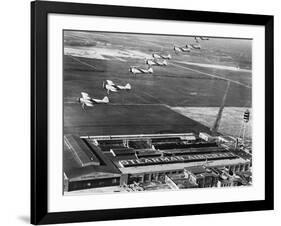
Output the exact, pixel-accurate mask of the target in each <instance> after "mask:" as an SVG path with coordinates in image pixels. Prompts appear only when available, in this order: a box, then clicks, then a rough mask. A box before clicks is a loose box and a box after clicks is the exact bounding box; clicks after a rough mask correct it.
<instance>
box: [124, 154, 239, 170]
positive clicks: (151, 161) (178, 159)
mask: <svg viewBox="0 0 281 226" xmlns="http://www.w3.org/2000/svg"><path fill="white" fill-rule="evenodd" d="M230 158H237V156H236V155H234V154H233V153H231V152H226V153H225V152H224V153H212V154H198V155H182V156H165V157H155V158H139V159H129V160H121V161H119V165H120V166H121V167H132V166H145V165H156V164H170V163H184V162H196V161H204V160H215V159H230Z"/></svg>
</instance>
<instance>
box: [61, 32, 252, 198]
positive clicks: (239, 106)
mask: <svg viewBox="0 0 281 226" xmlns="http://www.w3.org/2000/svg"><path fill="white" fill-rule="evenodd" d="M62 35H63V37H62V38H63V44H64V48H63V52H62V57H63V124H64V127H63V130H64V131H63V133H64V135H63V140H64V148H63V184H64V186H63V193H64V195H89V194H102V193H115V192H119V193H120V192H152V191H163V190H171V191H173V190H180V189H198V188H208V189H230V188H234V187H241V186H251V185H252V183H254V180H252V120H251V118H252V40H251V39H242V38H235V37H223V38H222V37H213V36H202V35H200V34H198V35H194V34H191V35H190V36H183V35H165V34H137V33H117V32H106V31H104V32H102V31H79V30H64V31H63V34H62ZM253 151H254V150H253Z"/></svg>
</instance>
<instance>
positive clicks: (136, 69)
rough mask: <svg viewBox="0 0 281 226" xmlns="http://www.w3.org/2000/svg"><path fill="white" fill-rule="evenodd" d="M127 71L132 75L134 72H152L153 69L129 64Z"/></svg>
mask: <svg viewBox="0 0 281 226" xmlns="http://www.w3.org/2000/svg"><path fill="white" fill-rule="evenodd" d="M129 72H131V73H133V74H134V75H136V74H152V73H153V69H152V68H151V67H149V68H148V69H144V68H140V67H138V66H131V67H130V69H129Z"/></svg>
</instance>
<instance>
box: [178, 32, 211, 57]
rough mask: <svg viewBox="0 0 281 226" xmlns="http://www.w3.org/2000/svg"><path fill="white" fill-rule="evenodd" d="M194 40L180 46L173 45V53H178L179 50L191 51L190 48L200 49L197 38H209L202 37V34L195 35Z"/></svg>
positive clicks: (206, 38)
mask: <svg viewBox="0 0 281 226" xmlns="http://www.w3.org/2000/svg"><path fill="white" fill-rule="evenodd" d="M194 39H195V42H196V43H189V44H186V45H185V46H183V47H181V46H174V51H175V53H179V52H191V50H193V49H194V50H199V49H201V45H200V44H199V40H202V41H203V40H204V41H205V40H209V38H208V37H203V36H196V37H194Z"/></svg>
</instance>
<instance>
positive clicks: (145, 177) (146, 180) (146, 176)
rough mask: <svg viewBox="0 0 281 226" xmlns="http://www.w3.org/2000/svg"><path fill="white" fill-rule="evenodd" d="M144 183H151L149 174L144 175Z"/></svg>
mask: <svg viewBox="0 0 281 226" xmlns="http://www.w3.org/2000/svg"><path fill="white" fill-rule="evenodd" d="M143 180H144V182H148V181H149V174H144V179H143Z"/></svg>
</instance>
